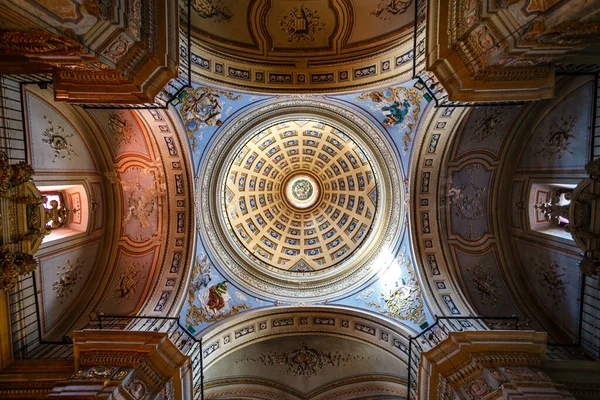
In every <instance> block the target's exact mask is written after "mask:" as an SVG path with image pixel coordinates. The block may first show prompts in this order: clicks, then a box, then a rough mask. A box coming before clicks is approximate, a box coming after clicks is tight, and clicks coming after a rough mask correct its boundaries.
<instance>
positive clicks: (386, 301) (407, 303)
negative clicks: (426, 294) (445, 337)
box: [367, 249, 425, 324]
mask: <svg viewBox="0 0 600 400" xmlns="http://www.w3.org/2000/svg"><path fill="white" fill-rule="evenodd" d="M397 262H398V264H399V265H404V266H405V268H406V273H407V275H406V276H404V277H401V278H400V279H399V280H397V281H396V282H394V283H393V284H391V285H386V286H387V291H384V292H382V293H381V294H380V298H379V300H378V301H377V302H375V301H369V302H367V305H368V306H370V307H374V308H376V309H377V311H379V312H380V313H382V314H385V315H387V316H388V317H390V318H398V319H401V320H409V321H412V322H413V323H415V324H422V323H423V322H425V313H424V312H423V298H422V296H421V289H420V288H419V284H418V282H417V277H416V274H415V271H414V270H413V269H412V267H411V260H410V256H409V255H408V254H406V249H402V251H401V253H400V255H399V256H398V259H397ZM391 268H393V266H392V267H391ZM384 285H385V283H384ZM382 301H383V305H381V302H382Z"/></svg>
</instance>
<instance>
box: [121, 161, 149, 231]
mask: <svg viewBox="0 0 600 400" xmlns="http://www.w3.org/2000/svg"><path fill="white" fill-rule="evenodd" d="M140 170H141V168H140ZM140 173H141V172H140ZM122 184H123V191H124V192H126V193H127V194H128V195H129V196H128V199H127V213H126V215H125V221H126V222H129V221H130V220H132V219H135V220H136V221H137V222H138V223H139V225H140V228H147V227H148V226H150V219H149V218H150V216H151V215H152V214H154V213H155V208H156V205H157V202H158V198H157V196H156V188H155V187H142V185H141V184H140V182H139V179H138V180H137V181H135V182H122Z"/></svg>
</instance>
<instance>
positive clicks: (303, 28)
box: [279, 4, 325, 43]
mask: <svg viewBox="0 0 600 400" xmlns="http://www.w3.org/2000/svg"><path fill="white" fill-rule="evenodd" d="M319 20H320V18H319V14H318V11H317V10H314V11H313V10H310V9H308V8H306V7H304V5H302V4H301V5H299V6H298V7H294V8H292V10H291V11H290V12H289V13H288V14H286V15H284V16H282V17H281V20H280V21H279V26H280V27H281V30H282V31H283V32H284V33H285V34H286V35H287V37H288V42H290V43H296V42H298V41H303V42H313V41H314V40H315V35H316V34H317V33H318V32H319V31H321V30H322V29H323V26H325V22H320V21H319Z"/></svg>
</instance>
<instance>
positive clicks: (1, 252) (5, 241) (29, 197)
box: [0, 153, 47, 289]
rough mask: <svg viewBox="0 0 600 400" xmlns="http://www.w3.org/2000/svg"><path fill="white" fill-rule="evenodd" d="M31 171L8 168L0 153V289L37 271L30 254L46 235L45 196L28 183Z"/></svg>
mask: <svg viewBox="0 0 600 400" xmlns="http://www.w3.org/2000/svg"><path fill="white" fill-rule="evenodd" d="M32 172H33V170H32V169H31V166H30V165H29V164H26V163H24V162H19V163H17V164H13V165H10V164H9V160H8V156H7V155H6V154H5V153H0V218H1V220H2V227H3V229H2V231H1V232H0V244H1V247H0V289H10V288H12V287H13V286H14V284H15V283H16V281H17V278H18V276H19V275H26V274H28V273H30V272H31V271H33V270H35V269H36V267H37V261H36V260H35V259H34V258H33V254H34V253H35V252H36V251H37V249H38V248H39V247H40V245H41V244H42V239H43V237H44V236H45V235H46V233H47V229H46V226H45V225H46V213H45V210H44V207H43V205H42V204H43V202H44V197H43V196H42V194H41V193H40V192H39V190H37V188H36V187H35V185H34V184H33V183H32V182H30V179H31V175H32Z"/></svg>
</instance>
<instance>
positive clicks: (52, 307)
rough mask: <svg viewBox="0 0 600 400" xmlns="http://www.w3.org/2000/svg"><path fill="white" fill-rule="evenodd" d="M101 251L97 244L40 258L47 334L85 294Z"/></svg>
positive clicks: (90, 293)
mask: <svg viewBox="0 0 600 400" xmlns="http://www.w3.org/2000/svg"><path fill="white" fill-rule="evenodd" d="M99 250H100V242H99V241H97V242H93V243H88V244H83V245H80V246H79V247H76V248H70V249H68V250H65V251H62V252H60V253H56V254H51V255H48V256H44V257H41V258H40V270H41V278H40V279H41V288H42V304H43V327H44V330H45V331H46V332H47V331H49V330H50V329H51V328H52V326H53V325H54V324H55V323H56V322H57V321H58V320H59V319H60V318H61V316H63V315H64V314H65V313H66V311H67V310H68V309H69V308H70V307H71V306H72V305H73V304H74V303H75V301H76V300H78V302H79V301H80V300H81V299H80V297H81V294H82V293H86V295H89V296H92V295H93V293H94V290H90V291H88V292H84V291H83V290H84V288H86V287H88V277H89V276H90V274H91V272H92V269H93V268H94V265H95V264H96V258H97V257H98V252H99Z"/></svg>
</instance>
